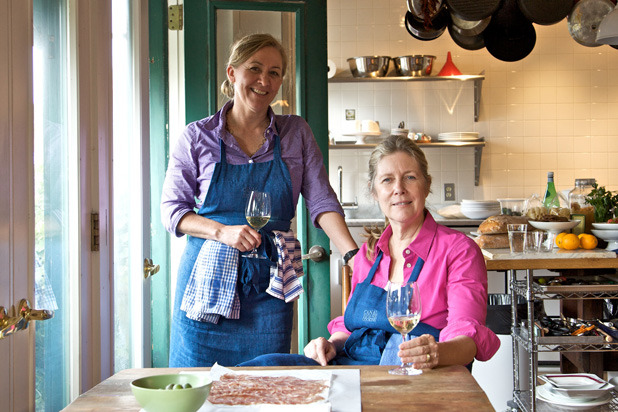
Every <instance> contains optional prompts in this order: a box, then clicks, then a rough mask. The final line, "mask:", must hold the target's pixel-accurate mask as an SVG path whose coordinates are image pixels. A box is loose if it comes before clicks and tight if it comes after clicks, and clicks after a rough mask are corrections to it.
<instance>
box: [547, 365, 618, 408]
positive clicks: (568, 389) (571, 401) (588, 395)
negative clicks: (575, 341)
mask: <svg viewBox="0 0 618 412" xmlns="http://www.w3.org/2000/svg"><path fill="white" fill-rule="evenodd" d="M539 378H541V379H542V380H544V381H545V382H547V383H546V384H545V385H539V386H537V387H536V397H537V398H538V399H540V400H543V401H545V402H549V403H552V404H555V405H561V406H570V407H574V408H576V409H587V408H592V407H594V406H600V405H605V404H606V403H609V402H610V401H611V400H612V398H613V397H612V393H611V392H612V391H611V390H612V389H613V388H614V385H612V384H611V383H609V382H606V381H604V380H603V379H600V378H599V377H598V376H596V375H594V374H591V373H563V374H554V375H541V376H539Z"/></svg>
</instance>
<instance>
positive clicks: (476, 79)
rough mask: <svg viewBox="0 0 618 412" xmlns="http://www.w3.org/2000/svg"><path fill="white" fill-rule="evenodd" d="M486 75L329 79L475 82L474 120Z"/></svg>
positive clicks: (340, 78)
mask: <svg viewBox="0 0 618 412" xmlns="http://www.w3.org/2000/svg"><path fill="white" fill-rule="evenodd" d="M484 79H485V76H484V75H483V74H478V75H474V74H472V75H468V74H462V75H459V76H414V77H412V76H406V77H400V76H385V77H352V76H351V75H349V76H348V75H344V76H334V77H331V78H330V79H328V82H329V83H367V82H444V81H451V82H452V81H459V82H469V81H472V82H474V121H475V122H478V121H479V112H480V108H481V88H482V85H483V80H484Z"/></svg>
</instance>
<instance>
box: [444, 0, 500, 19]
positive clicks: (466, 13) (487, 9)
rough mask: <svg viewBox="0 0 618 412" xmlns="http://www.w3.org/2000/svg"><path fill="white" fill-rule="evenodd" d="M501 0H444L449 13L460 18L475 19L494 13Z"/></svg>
mask: <svg viewBox="0 0 618 412" xmlns="http://www.w3.org/2000/svg"><path fill="white" fill-rule="evenodd" d="M501 1H502V0H446V3H447V5H448V8H449V10H450V11H451V13H453V14H455V15H457V17H459V18H460V19H463V20H469V21H477V20H483V19H484V18H486V17H489V16H491V15H492V14H494V13H495V12H496V11H497V10H498V9H499V8H500V3H501Z"/></svg>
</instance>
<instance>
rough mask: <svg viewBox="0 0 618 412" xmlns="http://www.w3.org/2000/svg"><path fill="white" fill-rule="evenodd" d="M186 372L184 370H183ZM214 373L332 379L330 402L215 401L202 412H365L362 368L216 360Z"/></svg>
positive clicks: (212, 372) (212, 371)
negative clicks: (245, 365) (235, 364)
mask: <svg viewBox="0 0 618 412" xmlns="http://www.w3.org/2000/svg"><path fill="white" fill-rule="evenodd" d="M181 373H183V372H181ZM186 373H208V374H210V377H211V378H212V379H213V381H214V380H217V379H218V378H219V376H221V375H223V374H225V373H238V374H246V375H257V376H293V377H295V378H300V379H329V377H330V385H331V386H330V391H329V393H328V399H327V402H322V403H313V404H309V405H237V406H230V405H213V404H211V403H210V402H208V401H206V403H205V404H204V405H203V406H202V407H201V408H200V409H199V412H231V411H234V412H266V411H273V412H309V411H311V412H361V394H360V370H359V369H287V370H283V369H282V370H255V371H252V370H243V371H233V370H231V369H227V368H224V367H222V366H219V365H217V364H215V365H214V366H213V367H212V368H211V371H210V372H189V371H187V372H186Z"/></svg>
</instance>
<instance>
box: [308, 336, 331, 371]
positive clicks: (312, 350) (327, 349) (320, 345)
mask: <svg viewBox="0 0 618 412" xmlns="http://www.w3.org/2000/svg"><path fill="white" fill-rule="evenodd" d="M303 352H304V353H305V356H306V357H308V358H311V359H313V360H314V361H316V362H317V363H319V364H320V365H322V366H326V365H328V362H329V361H330V360H331V359H333V358H334V357H335V355H337V349H336V348H335V344H334V343H332V342H331V341H329V340H326V339H325V338H322V337H320V338H317V339H313V340H312V341H311V342H309V343H308V344H307V346H305V349H304V350H303Z"/></svg>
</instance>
